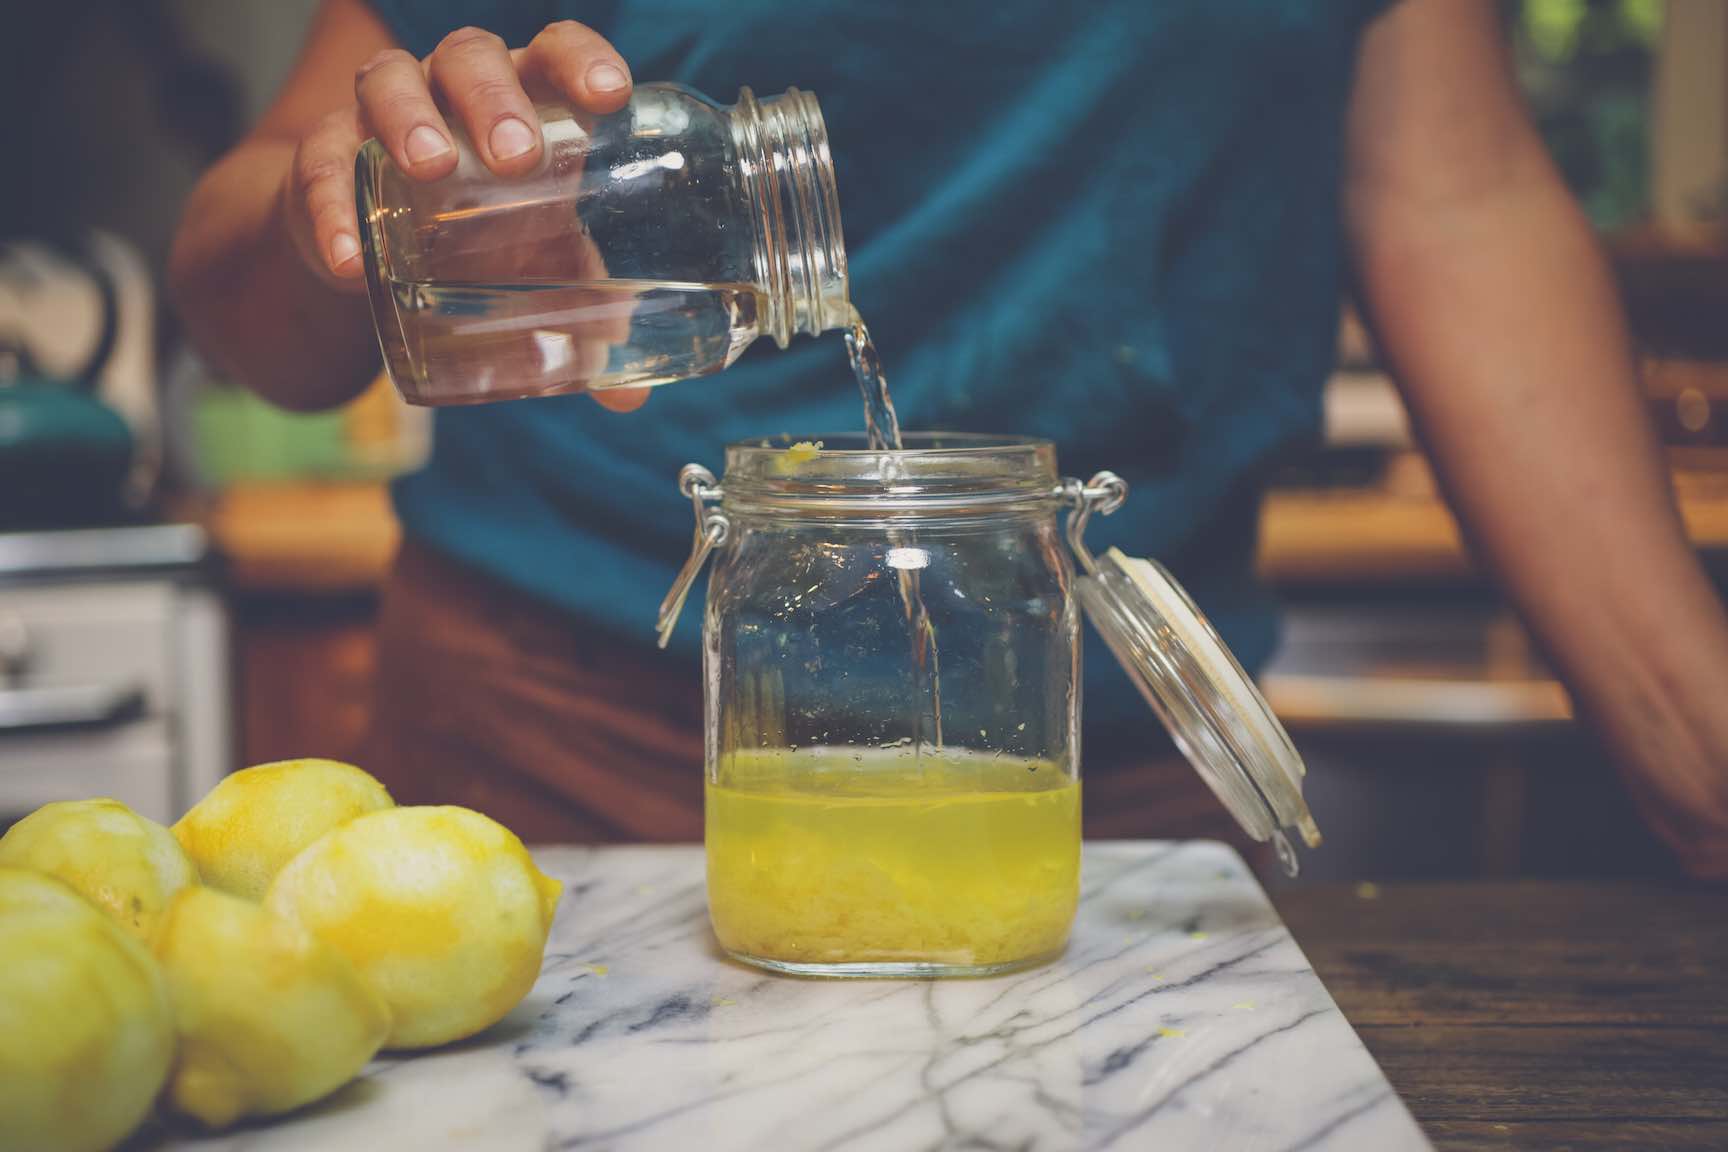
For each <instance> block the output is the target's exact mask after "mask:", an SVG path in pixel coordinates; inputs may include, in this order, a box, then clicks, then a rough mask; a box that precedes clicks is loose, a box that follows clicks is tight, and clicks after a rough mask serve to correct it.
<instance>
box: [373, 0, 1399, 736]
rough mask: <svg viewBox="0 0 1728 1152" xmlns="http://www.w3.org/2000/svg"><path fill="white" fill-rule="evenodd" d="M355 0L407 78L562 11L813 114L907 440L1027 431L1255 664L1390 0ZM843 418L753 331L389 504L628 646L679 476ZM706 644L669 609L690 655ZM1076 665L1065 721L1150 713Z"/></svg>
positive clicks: (639, 58) (457, 455) (542, 404)
mask: <svg viewBox="0 0 1728 1152" xmlns="http://www.w3.org/2000/svg"><path fill="white" fill-rule="evenodd" d="M372 3H373V5H374V7H375V8H376V9H377V11H378V12H379V13H380V14H381V15H382V16H383V17H384V18H385V20H386V21H387V22H388V24H389V26H390V27H391V28H392V29H393V30H394V32H395V34H396V36H397V37H398V39H399V40H400V41H401V43H402V45H403V46H404V47H405V48H407V49H408V50H409V51H411V52H413V53H415V54H417V55H425V54H426V53H428V52H430V51H431V50H432V48H433V47H434V46H436V44H437V42H438V41H439V39H441V38H442V37H443V36H444V35H445V34H446V33H448V32H450V31H451V30H452V29H454V28H457V27H460V26H462V25H465V24H473V25H478V26H481V27H485V28H489V29H491V30H492V31H495V32H497V33H499V34H500V35H501V36H503V37H504V38H505V39H506V40H507V41H508V42H510V43H511V44H512V45H520V44H523V43H526V42H527V41H528V39H529V38H530V37H532V36H533V35H534V33H535V32H536V31H538V30H539V28H541V27H542V26H544V25H545V24H546V23H548V22H549V21H551V20H554V19H561V18H572V19H577V20H581V21H583V22H585V23H587V24H589V25H591V26H593V27H594V28H596V29H597V30H599V31H600V32H601V33H603V34H604V35H606V36H607V37H608V38H609V39H610V40H611V41H612V43H613V44H615V45H616V46H617V48H618V49H619V51H620V52H621V53H622V54H623V55H624V57H625V58H626V59H627V60H628V61H629V62H630V65H631V70H632V72H633V74H634V75H635V76H636V77H637V78H638V79H639V80H644V81H646V80H672V81H678V82H681V83H684V84H687V85H689V86H691V87H693V88H696V89H697V90H699V91H702V92H705V93H707V94H709V95H710V96H713V97H714V98H716V99H718V100H720V101H721V102H723V103H724V102H730V100H731V99H732V97H733V94H734V93H736V92H737V90H738V88H739V87H740V86H741V85H748V86H750V87H751V88H752V89H753V90H754V91H756V92H757V93H758V94H760V95H766V94H772V93H778V92H781V91H784V90H785V89H786V88H789V87H792V86H797V87H799V88H802V89H805V90H807V91H811V92H814V93H815V94H816V95H817V97H818V98H819V100H820V101H821V105H822V111H823V115H824V118H825V119H826V121H827V125H828V132H829V137H830V140H831V143H832V147H833V154H834V162H835V169H836V178H837V181H838V187H839V192H840V201H841V215H842V218H843V227H844V230H845V237H846V246H847V252H848V255H849V258H850V273H851V289H852V299H853V302H854V303H855V304H856V305H857V307H858V308H859V310H860V311H861V312H862V313H863V314H864V316H865V317H866V319H867V320H868V321H869V323H870V327H871V330H872V332H873V333H874V335H875V337H876V340H877V343H878V345H879V346H880V348H881V350H882V354H883V360H884V365H885V368H886V370H887V372H888V376H889V380H890V382H891V385H892V387H893V392H894V397H895V401H896V403H897V405H898V407H899V411H900V417H901V422H902V424H903V426H904V427H906V428H908V429H926V430H937V429H941V430H971V431H980V432H999V433H1010V432H1012V433H1025V434H1035V435H1039V436H1045V437H1049V438H1051V439H1053V440H1054V441H1056V443H1057V445H1058V448H1059V453H1060V461H1061V465H1062V468H1063V471H1064V472H1065V473H1066V474H1067V475H1072V476H1079V477H1082V478H1084V477H1086V476H1089V475H1090V474H1091V473H1093V472H1094V471H1096V470H1098V469H1100V468H1109V469H1111V470H1113V471H1115V472H1117V473H1119V474H1121V475H1122V476H1123V477H1125V478H1126V479H1127V480H1128V482H1129V484H1130V487H1131V496H1130V498H1129V500H1128V503H1127V504H1126V506H1125V507H1124V508H1123V509H1122V510H1121V511H1120V512H1118V513H1117V514H1116V515H1115V516H1113V517H1110V518H1109V519H1097V520H1094V522H1093V527H1092V528H1091V531H1090V534H1089V538H1090V540H1091V542H1092V544H1093V547H1094V548H1095V549H1097V550H1099V551H1102V549H1103V548H1104V547H1105V546H1106V545H1109V544H1117V545H1120V546H1121V547H1122V548H1124V549H1125V550H1127V551H1129V552H1132V553H1137V554H1142V555H1150V556H1155V557H1158V558H1160V559H1162V560H1164V561H1165V562H1166V563H1168V564H1169V565H1170V566H1171V567H1172V568H1173V569H1174V570H1175V571H1176V573H1177V575H1178V576H1179V577H1180V578H1181V579H1182V580H1183V581H1184V582H1185V583H1186V584H1187V585H1188V587H1189V588H1190V590H1191V591H1192V592H1193V593H1194V595H1195V597H1196V599H1197V600H1198V601H1199V603H1200V605H1201V606H1202V608H1204V609H1205V610H1206V611H1207V612H1208V613H1209V614H1210V615H1211V617H1212V618H1213V620H1214V621H1215V623H1217V625H1218V626H1219V629H1220V631H1221V632H1223V634H1224V636H1225V638H1226V640H1227V641H1229V642H1230V644H1231V645H1232V647H1233V648H1235V649H1236V651H1237V653H1238V655H1239V656H1240V657H1241V658H1242V660H1243V663H1244V664H1246V665H1248V666H1249V667H1254V666H1256V665H1257V664H1259V663H1261V662H1262V661H1263V660H1264V659H1265V658H1266V656H1267V655H1268V654H1269V653H1270V651H1271V648H1272V646H1273V640H1274V634H1275V629H1274V619H1275V618H1274V615H1273V613H1272V611H1271V607H1270V605H1269V603H1268V602H1267V600H1266V598H1265V596H1264V595H1263V594H1262V592H1261V591H1260V590H1259V589H1257V587H1256V586H1255V584H1254V581H1253V578H1252V573H1251V567H1252V557H1253V550H1254V534H1255V524H1256V514H1257V508H1258V489H1259V485H1260V480H1261V478H1262V477H1263V475H1264V473H1265V470H1266V468H1267V467H1268V465H1269V463H1270V462H1271V461H1272V460H1273V459H1274V457H1275V456H1276V455H1277V454H1278V453H1279V452H1280V451H1281V450H1284V449H1286V448H1287V447H1288V446H1289V445H1291V444H1292V443H1294V442H1298V441H1301V440H1303V439H1305V438H1310V437H1312V436H1313V435H1314V434H1315V433H1316V431H1317V429H1318V426H1319V418H1320V390H1321V386H1322V384H1323V382H1324V380H1325V378H1326V376H1327V374H1328V371H1329V369H1330V367H1331V364H1332V360H1333V355H1334V337H1335V330H1336V321H1337V305H1338V299H1339V295H1340V287H1341V285H1340V264H1341V236H1340V220H1339V178H1340V165H1341V156H1342V138H1343V120H1344V110H1345V104H1346V99H1347V96H1348V92H1349V89H1350V83H1351V78H1352V73H1353V66H1354V58H1355V51H1356V45H1357V42H1358V39H1359V35H1360V32H1361V29H1362V26H1363V24H1364V23H1365V22H1366V21H1367V20H1368V19H1369V18H1370V16H1371V15H1372V13H1373V12H1374V11H1375V10H1376V9H1377V8H1378V7H1379V6H1380V5H1381V3H1383V0H1230V2H1229V3H1220V2H1218V0H1114V2H1100V3H1086V4H1075V5H1066V4H1054V3H1050V2H1049V0H987V2H986V0H950V2H948V3H941V4H929V3H915V2H913V0H877V2H874V3H857V2H855V0H796V2H790V0H728V2H727V3H724V4H712V3H707V2H702V0H592V2H581V0H567V2H558V0H518V2H514V3H512V2H510V0H473V2H462V0H372ZM861 426H862V416H861V412H860V407H859V400H858V394H857V390H856V388H855V387H854V386H853V385H852V383H851V379H850V377H849V375H848V373H847V368H846V357H845V351H844V347H843V345H842V341H841V339H840V336H839V335H838V334H830V335H828V336H825V337H822V338H820V339H815V340H812V339H809V338H799V339H797V340H796V341H795V342H794V344H793V346H792V347H791V348H790V349H789V350H786V351H780V350H779V349H777V348H776V347H774V345H773V343H772V342H771V341H767V340H761V341H758V342H757V343H756V344H755V345H754V346H753V347H752V348H751V349H750V350H749V351H748V352H747V353H746V354H745V355H744V357H743V358H742V359H741V360H740V361H739V362H738V363H737V364H736V365H734V366H733V367H732V368H730V369H729V370H727V371H726V372H724V373H722V374H720V375H718V376H714V377H709V378H706V379H703V380H698V381H689V382H682V383H676V384H672V385H670V386H667V387H664V388H661V389H659V390H657V392H656V394H655V395H654V397H653V398H652V400H650V402H649V404H648V405H647V407H646V408H644V409H643V410H642V411H640V412H638V413H635V414H631V415H617V414H612V413H608V412H606V411H604V410H603V409H601V408H600V407H599V406H598V405H597V404H595V403H593V402H592V401H591V400H589V399H587V398H585V397H565V398H556V399H539V400H526V401H518V402H514V403H504V404H494V405H488V406H480V407H474V408H461V409H454V410H445V411H441V412H439V413H438V416H437V424H436V434H435V447H434V450H433V454H432V458H431V461H430V463H429V464H428V466H427V467H426V468H425V469H424V470H423V471H421V472H419V473H418V474H416V475H413V476H410V477H407V478H405V479H403V480H401V481H400V482H399V483H398V484H397V486H396V504H397V509H398V512H399V514H400V516H401V519H402V522H403V525H404V527H405V530H406V531H407V532H408V533H409V534H410V535H411V536H413V537H415V538H417V539H419V540H421V541H423V542H425V543H427V544H429V545H431V546H433V547H435V548H437V549H440V550H442V551H443V552H445V553H447V554H449V555H451V556H454V557H456V558H458V559H460V560H463V561H466V562H468V563H469V564H471V565H474V566H477V567H479V568H481V569H483V570H485V571H487V572H489V573H491V574H493V575H494V576H496V577H497V578H498V579H500V580H503V581H506V582H508V583H509V584H511V585H514V586H515V587H518V588H520V589H521V590H522V591H523V592H524V593H525V594H527V595H530V596H534V597H537V598H540V599H542V600H544V601H546V602H548V603H550V604H554V605H557V606H559V607H560V608H562V609H564V610H566V611H568V612H569V613H571V614H573V615H574V616H576V617H579V618H581V619H583V620H585V621H588V622H591V623H592V624H594V625H596V626H599V627H601V628H604V629H606V630H608V631H610V632H612V633H615V634H616V635H618V636H620V637H624V638H628V639H631V640H637V641H640V642H641V643H642V644H644V645H647V644H650V643H652V639H653V623H654V616H655V610H656V608H657V606H658V605H659V602H660V599H661V597H662V595H663V594H664V593H665V591H666V589H667V587H668V586H669V585H670V584H671V581H672V577H673V573H674V572H675V571H676V569H677V568H678V566H679V564H680V563H681V562H682V561H683V559H684V557H685V556H686V555H687V553H688V551H689V548H690V535H691V514H690V505H689V503H688V501H686V500H684V499H683V498H682V497H680V496H679V495H678V492H677V487H676V477H677V474H678V470H679V468H680V467H681V466H682V465H683V464H685V463H686V462H688V461H698V462H701V463H704V464H706V465H708V466H709V467H711V468H713V469H714V470H715V471H716V472H718V471H719V469H720V467H721V464H722V462H723V461H722V450H723V447H724V445H725V444H726V443H727V442H728V441H732V440H738V439H746V438H750V437H756V436H764V435H773V434H779V433H790V434H793V435H797V436H810V435H820V434H822V433H829V432H837V431H856V430H858V429H859V428H861ZM698 594H699V593H698ZM699 602H700V601H699V600H693V603H699ZM699 631H700V623H699V617H698V616H697V614H696V613H694V612H690V613H689V614H688V617H687V618H686V619H685V620H684V621H683V622H682V625H681V628H680V631H679V633H678V635H677V638H676V639H675V641H674V646H675V648H677V649H678V650H679V651H681V652H683V653H684V654H685V655H686V657H687V658H693V657H694V655H695V653H696V652H697V650H698V647H697V639H698V634H699ZM1087 651H1088V653H1089V656H1088V663H1089V664H1092V663H1093V661H1094V660H1097V661H1098V666H1097V667H1095V668H1092V669H1091V670H1090V671H1089V673H1088V714H1089V717H1091V718H1093V719H1106V718H1109V717H1111V716H1117V715H1122V716H1126V715H1128V714H1130V713H1133V714H1135V715H1137V716H1139V717H1141V718H1143V713H1139V712H1138V709H1139V708H1140V707H1141V706H1140V704H1139V702H1138V700H1137V698H1136V697H1134V696H1133V694H1132V690H1131V689H1130V688H1129V687H1128V686H1127V681H1126V679H1125V678H1124V677H1123V676H1122V674H1121V673H1120V672H1118V671H1115V670H1112V669H1108V668H1107V664H1106V663H1105V662H1107V661H1108V654H1107V653H1106V652H1105V649H1104V646H1103V645H1102V644H1091V645H1088V648H1087Z"/></svg>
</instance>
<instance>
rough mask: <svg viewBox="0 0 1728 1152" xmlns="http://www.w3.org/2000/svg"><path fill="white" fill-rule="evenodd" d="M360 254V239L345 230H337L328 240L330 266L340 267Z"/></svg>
mask: <svg viewBox="0 0 1728 1152" xmlns="http://www.w3.org/2000/svg"><path fill="white" fill-rule="evenodd" d="M358 255H360V241H358V240H356V239H355V238H354V237H352V236H350V235H349V234H348V233H346V232H338V233H336V235H335V236H334V237H332V238H331V240H330V266H331V267H332V268H340V267H342V265H344V264H346V263H348V261H350V260H352V259H354V257H356V256H358Z"/></svg>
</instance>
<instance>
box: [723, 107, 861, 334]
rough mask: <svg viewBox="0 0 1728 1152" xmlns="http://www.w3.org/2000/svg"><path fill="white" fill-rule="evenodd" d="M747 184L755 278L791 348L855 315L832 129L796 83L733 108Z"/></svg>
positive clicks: (776, 330) (770, 325)
mask: <svg viewBox="0 0 1728 1152" xmlns="http://www.w3.org/2000/svg"><path fill="white" fill-rule="evenodd" d="M732 125H733V128H732V130H733V134H734V138H735V139H736V142H737V146H738V154H739V158H740V162H741V164H740V166H741V168H742V170H743V179H744V186H745V189H746V191H747V193H748V194H749V196H750V198H751V200H752V202H753V203H754V204H755V206H756V214H757V221H758V226H757V230H756V281H757V283H758V284H759V285H760V286H761V287H762V288H763V289H764V291H765V294H766V296H767V304H768V307H767V315H766V317H765V321H766V323H765V325H764V327H765V329H766V331H767V332H768V334H769V335H770V336H772V337H773V338H774V340H775V342H776V343H778V344H779V345H780V346H781V347H785V346H786V344H787V342H788V341H790V340H791V338H792V335H793V334H794V333H799V332H801V333H804V334H806V335H810V336H814V335H816V334H818V333H820V332H826V331H829V330H830V329H834V328H846V327H849V326H850V325H851V322H852V306H851V302H850V300H849V299H848V293H847V282H846V244H845V241H844V240H843V239H842V238H841V234H840V196H839V193H838V192H837V191H836V189H835V186H834V161H833V159H832V158H831V157H830V156H829V154H828V129H827V127H826V126H825V125H824V124H823V123H822V110H821V109H820V108H819V107H817V104H816V97H814V96H812V95H811V94H810V93H808V92H800V91H799V90H798V89H796V88H791V89H788V90H787V91H786V93H785V94H784V95H781V96H772V97H769V98H768V99H766V100H757V99H756V97H755V96H754V94H752V93H751V91H750V89H748V88H743V89H740V90H739V93H738V103H737V104H736V105H735V106H734V107H733V110H732Z"/></svg>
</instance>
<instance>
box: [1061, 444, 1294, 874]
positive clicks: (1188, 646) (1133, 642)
mask: <svg viewBox="0 0 1728 1152" xmlns="http://www.w3.org/2000/svg"><path fill="white" fill-rule="evenodd" d="M1125 496H1126V485H1124V484H1123V483H1122V482H1121V481H1120V480H1119V479H1117V478H1116V477H1114V476H1110V475H1109V474H1107V473H1105V474H1101V475H1100V476H1098V477H1094V478H1093V480H1092V482H1091V483H1090V484H1088V485H1087V486H1086V487H1085V488H1084V489H1082V490H1081V491H1079V492H1077V493H1075V497H1076V503H1077V508H1076V510H1075V512H1074V514H1073V516H1072V517H1071V518H1070V520H1069V525H1068V537H1069V543H1070V545H1071V546H1072V547H1073V548H1074V551H1075V553H1076V554H1077V555H1078V556H1079V558H1080V562H1081V564H1082V566H1083V568H1084V570H1085V571H1084V574H1083V575H1082V576H1081V577H1080V579H1079V581H1078V592H1079V597H1080V603H1081V606H1082V607H1083V608H1084V609H1085V611H1086V616H1087V619H1089V620H1091V622H1092V626H1093V627H1094V628H1096V629H1097V630H1098V634H1099V635H1100V636H1102V637H1103V638H1104V642H1105V643H1106V644H1107V645H1109V647H1110V651H1111V652H1113V653H1114V654H1115V656H1116V659H1117V661H1118V662H1119V663H1120V664H1121V665H1122V667H1123V670H1124V671H1126V672H1127V673H1128V675H1129V677H1130V678H1131V679H1132V680H1133V681H1134V684H1135V686H1136V687H1138V688H1139V689H1140V694H1141V695H1142V696H1144V697H1145V698H1146V700H1147V702H1148V703H1149V704H1151V705H1152V708H1153V710H1154V711H1155V712H1157V713H1158V716H1159V717H1160V718H1161V719H1162V720H1163V721H1164V725H1165V727H1166V728H1168V729H1169V731H1170V736H1171V738H1172V739H1173V740H1174V741H1175V743H1176V746H1177V747H1178V748H1180V749H1181V751H1182V754H1183V755H1184V756H1186V757H1187V758H1188V761H1189V762H1190V763H1191V764H1193V765H1194V769H1195V771H1197V772H1199V773H1200V778H1201V779H1203V780H1205V781H1206V784H1207V786H1208V787H1210V788H1211V789H1212V791H1213V793H1214V794H1215V795H1216V796H1217V797H1218V799H1219V800H1220V801H1222V802H1223V804H1224V806H1225V807H1226V808H1227V809H1229V811H1230V814H1231V815H1232V816H1234V817H1235V818H1236V820H1237V822H1238V823H1239V824H1241V825H1242V828H1243V830H1244V831H1246V832H1247V833H1248V835H1250V836H1252V837H1253V838H1254V839H1256V840H1260V841H1266V840H1270V841H1271V842H1272V843H1273V845H1274V847H1275V848H1276V849H1277V852H1278V860H1279V863H1280V864H1281V865H1282V866H1283V868H1284V870H1285V871H1286V872H1288V873H1290V874H1291V875H1295V873H1296V868H1297V860H1296V852H1295V849H1294V848H1293V847H1292V845H1291V843H1290V839H1289V835H1288V833H1294V834H1295V835H1296V836H1298V837H1300V838H1301V840H1302V842H1303V843H1304V844H1306V845H1307V846H1308V847H1310V848H1316V847H1319V845H1320V829H1319V828H1318V827H1316V826H1315V824H1314V817H1313V816H1312V815H1311V814H1310V813H1309V811H1308V805H1307V803H1306V802H1305V801H1304V800H1303V799H1302V777H1303V775H1304V774H1305V771H1306V769H1305V768H1304V767H1303V764H1302V758H1301V756H1299V755H1297V753H1296V748H1295V746H1294V745H1292V744H1291V742H1290V735H1289V733H1287V732H1285V731H1284V726H1283V725H1282V724H1280V723H1279V722H1278V719H1277V717H1276V716H1274V715H1273V714H1272V708H1271V706H1270V705H1269V704H1267V703H1266V698H1265V697H1264V696H1263V695H1261V694H1260V690H1259V689H1258V688H1256V687H1255V686H1254V682H1253V681H1252V680H1251V679H1249V677H1248V674H1247V673H1246V672H1244V671H1243V670H1242V665H1241V664H1239V663H1237V661H1236V657H1235V656H1233V655H1231V653H1230V650H1229V649H1228V648H1226V647H1225V646H1224V641H1223V640H1222V639H1220V638H1219V636H1218V633H1217V632H1216V631H1215V630H1214V629H1213V627H1212V625H1211V623H1210V622H1209V621H1207V619H1206V617H1205V616H1204V615H1203V614H1202V613H1201V611H1200V609H1199V608H1198V607H1197V606H1196V605H1195V603H1194V601H1193V600H1192V599H1191V598H1190V597H1189V595H1188V593H1187V592H1185V591H1184V590H1183V589H1182V586H1181V585H1180V584H1178V583H1177V582H1176V580H1175V578H1174V577H1172V576H1171V575H1170V573H1169V572H1167V571H1166V570H1165V569H1164V568H1163V567H1162V566H1161V565H1159V564H1156V563H1154V562H1153V561H1150V560H1144V559H1140V558H1138V557H1133V556H1128V555H1125V554H1124V553H1123V552H1122V551H1121V550H1119V549H1116V548H1112V549H1110V550H1109V551H1108V552H1106V553H1105V554H1104V556H1103V557H1102V558H1094V557H1093V556H1092V554H1091V553H1090V552H1089V551H1088V550H1087V549H1086V547H1085V543H1084V541H1083V540H1082V539H1081V534H1082V533H1083V532H1084V531H1085V523H1086V519H1087V517H1088V516H1089V515H1090V513H1091V512H1092V511H1093V509H1094V508H1096V509H1098V510H1100V511H1103V512H1106V513H1108V512H1111V511H1114V510H1115V508H1116V507H1117V506H1119V505H1120V504H1121V502H1122V499H1123V498H1124V497H1125Z"/></svg>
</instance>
